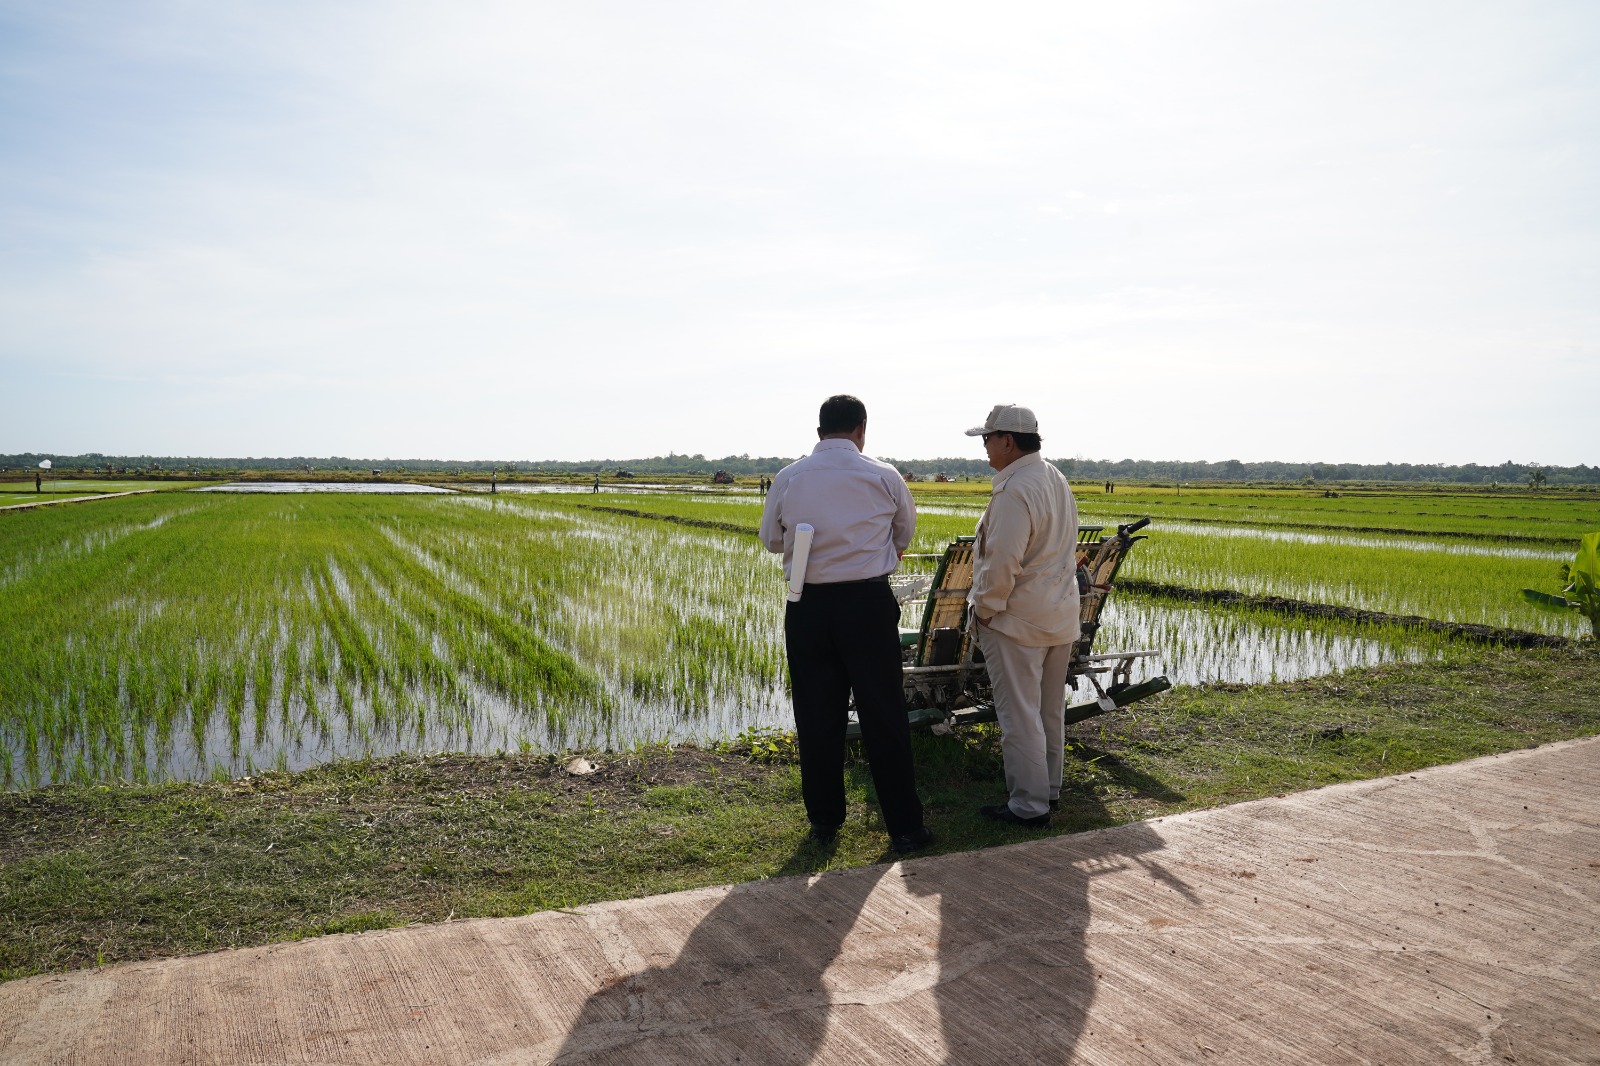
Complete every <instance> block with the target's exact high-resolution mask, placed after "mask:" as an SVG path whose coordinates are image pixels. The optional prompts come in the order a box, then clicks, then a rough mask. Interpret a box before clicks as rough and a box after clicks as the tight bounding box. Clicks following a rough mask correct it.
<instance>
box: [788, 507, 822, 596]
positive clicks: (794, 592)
mask: <svg viewBox="0 0 1600 1066" xmlns="http://www.w3.org/2000/svg"><path fill="white" fill-rule="evenodd" d="M815 532H816V531H815V530H814V529H812V528H811V523H809V522H801V523H800V524H799V525H797V526H795V527H794V551H793V553H792V554H791V555H790V557H789V602H790V603H797V602H799V599H800V592H801V590H802V589H804V588H805V587H806V562H807V561H808V560H809V559H810V558H811V535H812V534H813V533H815Z"/></svg>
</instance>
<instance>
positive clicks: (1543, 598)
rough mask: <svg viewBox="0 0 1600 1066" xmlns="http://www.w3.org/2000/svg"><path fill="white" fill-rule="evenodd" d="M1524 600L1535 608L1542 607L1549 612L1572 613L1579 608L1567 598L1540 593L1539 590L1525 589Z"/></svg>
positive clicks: (1523, 592) (1523, 591)
mask: <svg viewBox="0 0 1600 1066" xmlns="http://www.w3.org/2000/svg"><path fill="white" fill-rule="evenodd" d="M1522 598H1523V599H1525V600H1527V601H1528V602H1529V603H1531V604H1533V605H1534V606H1535V607H1542V608H1544V609H1545V610H1547V611H1570V610H1572V608H1574V607H1576V606H1578V605H1577V604H1576V603H1573V602H1572V601H1571V600H1569V599H1567V598H1566V597H1565V596H1556V595H1553V594H1551V593H1549V592H1540V591H1539V590H1538V589H1523V590H1522Z"/></svg>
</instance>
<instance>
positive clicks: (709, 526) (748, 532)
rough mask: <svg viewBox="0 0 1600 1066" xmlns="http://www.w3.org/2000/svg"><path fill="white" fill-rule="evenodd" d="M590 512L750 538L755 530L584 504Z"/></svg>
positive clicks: (726, 524) (702, 520) (722, 523)
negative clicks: (742, 534)
mask: <svg viewBox="0 0 1600 1066" xmlns="http://www.w3.org/2000/svg"><path fill="white" fill-rule="evenodd" d="M583 506H584V507H585V508H587V509H588V510H590V511H605V512H606V513H607V514H620V515H627V516H628V517H629V518H648V519H651V520H652V521H656V522H673V523H676V524H677V525H680V526H694V527H695V528H696V529H717V530H721V531H722V532H724V533H744V534H746V535H749V536H753V535H754V534H755V532H756V531H755V530H753V529H751V528H750V527H749V526H738V525H734V524H733V523H732V522H712V521H709V520H707V519H704V518H684V517H682V516H681V515H675V514H653V513H651V512H650V511H635V510H634V509H633V508H631V507H602V506H600V505H598V504H587V503H586V504H584V505H583Z"/></svg>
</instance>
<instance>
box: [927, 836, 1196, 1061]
mask: <svg viewBox="0 0 1600 1066" xmlns="http://www.w3.org/2000/svg"><path fill="white" fill-rule="evenodd" d="M1161 846H1162V844H1161V840H1160V838H1159V837H1158V836H1156V834H1155V833H1154V832H1152V831H1151V830H1150V829H1149V828H1148V827H1146V826H1144V825H1141V824H1135V825H1130V826H1124V827H1122V828H1119V829H1116V830H1113V831H1111V832H1105V833H1094V834H1084V835H1063V836H1058V837H1053V838H1050V839H1048V840H1042V841H1038V842H1037V843H1035V844H1033V845H1032V846H1029V847H1025V848H995V849H990V850H987V851H979V852H970V853H967V854H965V855H960V856H950V857H949V859H948V860H945V861H946V862H948V863H950V865H951V866H953V867H956V868H955V869H948V870H940V871H939V872H938V874H937V875H936V876H930V877H920V876H919V877H915V878H911V879H909V884H910V886H911V890H912V891H913V892H917V893H925V894H933V893H937V894H938V896H939V930H938V933H939V941H938V943H939V962H938V965H939V973H938V980H937V983H936V984H935V985H934V988H933V996H934V1000H935V1002H936V1004H937V1010H938V1024H939V1028H940V1032H941V1035H942V1037H943V1044H944V1049H945V1051H944V1058H943V1060H942V1061H944V1062H945V1063H948V1064H951V1066H956V1064H960V1066H985V1064H991V1063H992V1064H996V1066H999V1064H1004V1066H1015V1064H1017V1063H1020V1062H1028V1063H1042V1062H1067V1061H1069V1060H1070V1059H1071V1057H1072V1053H1073V1050H1074V1048H1075V1047H1076V1046H1077V1043H1078V1041H1079V1039H1080V1037H1081V1036H1082V1035H1083V1033H1084V1030H1085V1025H1086V1023H1087V1020H1088V1017H1089V1008H1090V1005H1091V1004H1092V1003H1093V1002H1094V998H1095V991H1096V985H1097V981H1098V977H1097V975H1096V972H1095V969H1094V964H1093V960H1092V959H1090V958H1089V957H1088V955H1087V951H1086V945H1087V943H1088V928H1089V919H1090V904H1089V891H1090V888H1091V886H1092V885H1093V882H1094V880H1095V878H1096V877H1097V876H1099V875H1102V874H1105V873H1111V872H1114V871H1119V870H1124V869H1126V868H1127V867H1128V866H1129V865H1130V864H1137V865H1139V866H1141V867H1143V868H1145V870H1146V871H1147V872H1149V873H1150V874H1151V875H1152V876H1153V877H1155V878H1156V879H1157V880H1160V881H1162V882H1163V883H1166V884H1168V885H1169V887H1173V888H1175V889H1176V890H1178V891H1179V892H1181V893H1182V894H1183V895H1185V896H1188V897H1191V898H1192V896H1191V893H1189V891H1188V888H1187V886H1186V885H1184V884H1183V882H1182V881H1181V880H1180V879H1178V878H1177V877H1175V876H1174V875H1172V874H1170V873H1169V872H1168V871H1166V870H1165V869H1163V868H1162V867H1161V866H1160V864H1159V863H1157V862H1156V861H1154V860H1153V859H1152V858H1151V857H1150V854H1151V853H1153V852H1155V851H1156V850H1158V849H1160V847H1161ZM918 872H919V873H920V871H918Z"/></svg>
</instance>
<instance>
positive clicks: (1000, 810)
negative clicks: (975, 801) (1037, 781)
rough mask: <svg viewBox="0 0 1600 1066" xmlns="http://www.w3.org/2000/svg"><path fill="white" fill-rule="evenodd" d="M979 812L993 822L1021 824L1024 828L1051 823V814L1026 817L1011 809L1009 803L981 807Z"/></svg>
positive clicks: (1036, 827)
mask: <svg viewBox="0 0 1600 1066" xmlns="http://www.w3.org/2000/svg"><path fill="white" fill-rule="evenodd" d="M978 813H979V814H981V815H983V816H984V817H985V818H987V819H989V820H990V821H991V822H1000V823H1001V824H1003V825H1020V826H1022V827H1023V828H1024V829H1043V828H1045V827H1046V826H1048V825H1049V824H1050V816H1049V815H1048V814H1041V815H1039V816H1038V817H1035V818H1024V817H1022V815H1020V814H1018V813H1017V812H1016V811H1014V810H1012V809H1011V804H1009V803H996V804H995V805H994V806H992V807H979V808H978Z"/></svg>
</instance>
